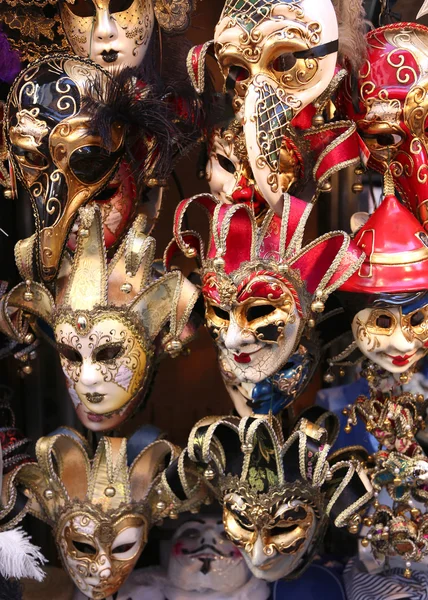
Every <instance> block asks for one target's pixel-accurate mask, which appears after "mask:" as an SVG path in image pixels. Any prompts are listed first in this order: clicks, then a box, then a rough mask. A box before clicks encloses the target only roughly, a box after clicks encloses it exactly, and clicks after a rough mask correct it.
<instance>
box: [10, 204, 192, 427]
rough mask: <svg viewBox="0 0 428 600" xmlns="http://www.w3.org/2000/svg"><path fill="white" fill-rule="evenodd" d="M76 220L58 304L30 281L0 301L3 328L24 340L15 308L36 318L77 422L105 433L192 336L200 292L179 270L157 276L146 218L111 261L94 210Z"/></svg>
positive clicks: (22, 261)
mask: <svg viewBox="0 0 428 600" xmlns="http://www.w3.org/2000/svg"><path fill="white" fill-rule="evenodd" d="M79 217H80V226H79V230H78V236H77V237H78V242H77V249H76V252H75V254H74V259H73V262H72V264H70V259H69V257H68V255H65V256H64V259H63V262H62V266H61V272H60V277H59V279H58V281H57V287H56V294H55V300H54V298H53V297H52V296H51V294H50V292H49V291H48V290H47V289H46V288H45V287H44V286H42V285H41V284H37V283H35V282H32V281H31V280H30V279H27V281H26V283H22V284H19V285H18V286H17V287H16V288H14V289H13V290H11V292H9V294H7V295H6V296H5V297H3V299H2V303H3V307H4V310H5V314H8V315H9V314H12V311H13V310H15V312H14V313H13V315H14V316H13V321H12V320H8V319H3V320H2V321H1V322H0V327H1V328H2V330H3V331H4V332H5V333H6V334H7V335H9V336H13V337H15V338H16V339H21V337H22V335H21V332H20V331H19V330H18V328H17V327H15V326H14V323H19V322H20V319H21V318H22V314H21V313H20V311H22V310H24V311H25V312H26V313H27V314H28V313H30V314H32V315H34V317H33V318H32V325H33V327H34V329H36V331H39V321H38V319H41V320H44V321H46V322H47V323H48V324H49V325H50V326H51V327H52V329H53V334H54V336H55V341H56V344H57V348H58V351H59V353H60V358H61V365H62V368H63V371H64V375H65V376H66V381H67V386H68V389H69V393H70V396H71V399H72V401H73V403H74V406H75V409H76V412H77V415H78V417H79V419H80V420H81V421H82V423H83V424H84V425H85V427H87V428H88V429H91V430H94V431H106V430H112V429H116V428H117V427H119V426H120V425H121V424H122V423H123V421H124V420H125V419H126V418H127V417H128V416H129V415H130V414H131V413H132V412H133V411H134V410H135V408H136V407H137V406H138V405H139V404H140V403H141V402H142V400H143V399H144V397H145V393H146V391H147V387H148V384H149V382H150V380H151V375H152V373H153V366H154V363H155V361H156V360H157V359H158V358H159V357H160V356H161V355H162V354H163V353H165V352H169V353H170V354H172V355H176V354H177V353H179V352H180V350H181V348H182V346H183V343H185V342H186V341H187V340H188V339H189V338H191V337H192V335H193V333H194V327H193V325H192V324H191V323H189V319H190V314H191V311H192V308H193V306H194V304H195V302H196V299H197V297H198V291H197V289H196V288H195V287H194V286H193V285H192V284H191V283H190V282H188V281H187V280H186V279H185V278H184V277H183V276H182V274H181V273H180V272H178V271H174V272H173V273H167V274H166V275H163V276H157V277H155V276H154V274H153V272H152V268H153V266H152V265H153V260H154V253H155V242H154V239H153V238H151V237H149V236H147V235H146V234H145V233H144V231H145V219H144V217H142V216H139V217H137V218H136V219H135V221H134V223H133V224H132V226H131V228H130V230H129V232H128V234H127V237H126V238H125V240H124V241H123V242H122V244H121V246H120V247H119V249H118V250H117V252H116V254H115V255H114V257H113V258H112V260H111V261H110V263H109V264H107V258H106V250H105V242H104V236H103V229H102V223H101V215H100V210H99V208H98V207H97V206H96V205H95V204H94V203H92V204H89V205H87V206H85V207H83V208H81V209H80V211H79ZM22 246H24V247H25V242H23V243H22V244H21V245H20V244H18V248H17V256H18V257H19V259H18V264H19V265H20V269H21V273H22V274H23V275H24V276H25V272H26V269H28V265H31V263H32V260H31V257H32V255H31V253H30V254H28V255H27V254H26V253H25V251H24V248H23V247H22ZM25 258H27V260H28V263H27V264H25Z"/></svg>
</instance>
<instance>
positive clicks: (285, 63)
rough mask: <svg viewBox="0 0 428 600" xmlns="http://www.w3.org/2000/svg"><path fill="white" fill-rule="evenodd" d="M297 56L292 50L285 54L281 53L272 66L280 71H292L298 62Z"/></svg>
mask: <svg viewBox="0 0 428 600" xmlns="http://www.w3.org/2000/svg"><path fill="white" fill-rule="evenodd" d="M296 60H297V59H296V57H295V56H294V54H291V52H286V53H285V54H281V55H280V56H278V57H277V58H275V60H274V61H273V63H272V68H273V69H274V71H278V72H279V73H281V72H285V71H290V69H292V68H293V67H294V65H295V64H296Z"/></svg>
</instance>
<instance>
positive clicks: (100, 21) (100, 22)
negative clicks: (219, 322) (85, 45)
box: [94, 9, 117, 43]
mask: <svg viewBox="0 0 428 600" xmlns="http://www.w3.org/2000/svg"><path fill="white" fill-rule="evenodd" d="M94 38H95V39H96V40H97V41H98V42H105V43H107V42H112V41H114V40H115V39H116V38H117V26H116V23H115V21H114V20H113V19H112V17H111V15H110V13H109V11H108V10H107V9H102V10H100V9H97V14H96V17H95V28H94Z"/></svg>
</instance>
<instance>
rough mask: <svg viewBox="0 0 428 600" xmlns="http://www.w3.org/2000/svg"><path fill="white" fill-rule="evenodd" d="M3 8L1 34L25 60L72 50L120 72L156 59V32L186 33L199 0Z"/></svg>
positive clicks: (35, 1)
mask: <svg viewBox="0 0 428 600" xmlns="http://www.w3.org/2000/svg"><path fill="white" fill-rule="evenodd" d="M1 4H2V6H1V10H0V21H1V23H2V25H3V30H4V31H5V33H6V34H7V36H8V38H9V41H10V43H11V44H12V46H13V48H15V49H17V50H18V51H19V52H20V54H21V56H22V59H23V60H32V59H34V58H40V57H41V56H43V55H44V54H47V53H48V52H56V51H67V50H68V51H70V50H72V51H73V53H74V54H76V55H77V56H80V57H82V58H90V59H91V60H93V61H94V62H96V63H98V64H99V65H101V66H102V67H104V68H106V69H111V70H113V69H115V70H116V71H117V69H121V68H124V67H136V66H140V65H141V64H142V63H143V62H144V60H145V59H146V58H147V59H149V60H150V59H151V58H152V56H151V54H152V53H153V37H154V36H155V35H157V31H156V30H157V29H158V30H159V34H160V33H163V34H168V35H176V34H180V33H183V32H184V31H185V30H186V29H187V28H188V27H189V25H190V18H191V15H192V12H193V11H194V9H195V5H196V0H125V2H116V1H115V0H111V1H110V0H77V1H73V0H58V1H52V2H46V1H45V0H30V1H28V0H17V1H14V2H9V0H2V1H1ZM3 5H4V6H3Z"/></svg>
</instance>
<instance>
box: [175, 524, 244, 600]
mask: <svg viewBox="0 0 428 600" xmlns="http://www.w3.org/2000/svg"><path fill="white" fill-rule="evenodd" d="M168 579H169V581H171V582H173V584H174V586H175V587H177V588H179V589H182V590H186V591H193V590H194V591H201V592H202V591H209V592H211V591H217V592H223V593H225V594H227V593H233V592H234V591H236V590H238V589H239V588H240V587H241V586H243V585H244V584H245V583H246V582H247V581H248V579H249V572H248V569H247V567H246V565H245V562H244V560H243V558H242V554H241V553H240V551H239V550H238V549H237V548H236V546H234V545H233V544H232V542H231V541H230V540H229V539H228V538H227V536H226V535H225V531H224V528H223V521H222V519H221V517H220V518H219V517H218V516H214V515H211V514H210V515H207V514H204V513H203V512H202V513H200V514H198V515H195V516H191V517H189V518H188V519H187V520H186V522H185V523H184V524H183V525H181V526H180V527H179V528H178V529H177V531H176V532H175V533H174V537H173V539H172V549H171V554H170V557H169V563H168Z"/></svg>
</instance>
